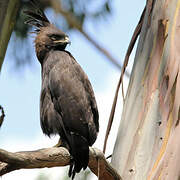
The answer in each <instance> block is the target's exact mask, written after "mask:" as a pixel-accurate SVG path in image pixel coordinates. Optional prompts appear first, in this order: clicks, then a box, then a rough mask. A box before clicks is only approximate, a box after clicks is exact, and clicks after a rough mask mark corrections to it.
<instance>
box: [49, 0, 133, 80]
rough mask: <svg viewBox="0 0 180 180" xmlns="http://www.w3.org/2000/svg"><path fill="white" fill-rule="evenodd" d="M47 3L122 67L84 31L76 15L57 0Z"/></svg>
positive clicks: (115, 63) (109, 58) (117, 65)
mask: <svg viewBox="0 0 180 180" xmlns="http://www.w3.org/2000/svg"><path fill="white" fill-rule="evenodd" d="M49 4H50V5H51V6H52V7H53V9H54V10H55V11H56V12H58V13H60V14H62V15H63V16H64V17H65V19H66V21H67V22H68V24H69V25H70V26H72V27H74V28H75V29H77V30H78V31H79V32H80V33H81V34H82V35H83V36H84V37H85V38H86V39H87V40H88V41H89V42H90V43H92V44H93V45H94V46H95V47H96V49H98V50H99V51H100V52H101V53H102V54H103V55H104V56H105V57H106V58H107V59H108V60H110V61H111V62H112V63H113V64H114V65H115V66H116V67H117V68H119V69H122V65H121V64H119V63H118V60H116V59H115V58H114V57H113V56H112V55H111V54H110V53H109V52H108V51H107V50H106V49H105V48H103V47H102V46H100V45H99V44H98V42H97V41H95V40H94V39H93V38H92V37H91V36H90V35H89V34H88V33H87V32H85V31H84V30H83V28H82V26H81V24H80V23H79V21H78V20H77V19H76V17H74V15H73V14H72V13H70V12H68V11H66V10H64V9H63V8H62V7H61V4H60V1H58V0H54V1H50V2H49ZM125 75H126V76H127V77H129V76H130V74H129V73H128V72H127V71H126V72H125Z"/></svg>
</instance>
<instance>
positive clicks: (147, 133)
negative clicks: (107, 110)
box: [112, 0, 180, 180]
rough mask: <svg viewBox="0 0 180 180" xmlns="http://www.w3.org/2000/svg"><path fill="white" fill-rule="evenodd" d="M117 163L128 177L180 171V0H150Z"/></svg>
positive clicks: (119, 138)
mask: <svg viewBox="0 0 180 180" xmlns="http://www.w3.org/2000/svg"><path fill="white" fill-rule="evenodd" d="M147 5H151V7H152V8H146V13H145V18H144V22H143V27H142V30H141V34H140V40H139V43H138V48H137V52H136V57H135V60H134V66H133V72H132V75H131V79H130V84H129V88H128V91H127V95H126V99H125V104H124V109H123V114H122V119H121V123H120V127H119V131H118V136H117V139H116V143H115V147H114V152H113V156H112V165H113V167H115V168H116V169H117V170H118V172H119V173H120V174H121V175H122V178H124V179H127V180H130V179H132V180H141V179H143V180H144V179H148V180H150V179H151V180H152V179H154V180H157V179H167V180H171V179H173V180H176V179H178V177H179V176H180V167H179V163H180V158H179V157H180V154H179V153H180V142H179V141H178V139H179V136H180V134H179V133H180V130H179V128H180V127H179V120H180V98H179V95H180V75H179V74H180V54H179V53H180V28H179V27H180V0H171V1H170V0H162V1H156V0H154V1H147Z"/></svg>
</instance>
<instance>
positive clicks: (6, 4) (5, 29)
mask: <svg viewBox="0 0 180 180" xmlns="http://www.w3.org/2000/svg"><path fill="white" fill-rule="evenodd" d="M19 4H20V1H19V0H0V71H1V67H2V64H3V61H4V56H5V54H6V49H7V46H8V42H9V39H10V37H11V33H12V31H13V28H14V24H15V20H16V15H17V12H18V8H19Z"/></svg>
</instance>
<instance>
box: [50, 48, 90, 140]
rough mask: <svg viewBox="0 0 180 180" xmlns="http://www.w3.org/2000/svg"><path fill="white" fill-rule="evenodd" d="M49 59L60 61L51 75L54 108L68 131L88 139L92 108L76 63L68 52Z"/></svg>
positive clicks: (58, 53)
mask: <svg viewBox="0 0 180 180" xmlns="http://www.w3.org/2000/svg"><path fill="white" fill-rule="evenodd" d="M48 58H57V59H59V61H57V63H56V64H55V65H54V67H53V68H52V69H51V70H50V73H49V89H50V93H51V97H52V100H53V103H54V107H55V109H56V111H58V113H59V114H60V115H61V117H62V120H63V123H64V126H65V129H66V131H69V132H71V131H72V132H76V133H79V134H80V135H82V136H84V137H85V138H87V139H88V136H89V130H88V126H89V125H91V124H90V122H89V120H90V116H91V114H92V113H91V106H90V104H89V103H90V102H89V98H88V97H87V93H86V90H85V88H84V84H83V83H82V81H80V77H79V76H80V74H78V72H77V70H76V68H75V63H74V62H73V61H72V59H71V57H70V56H69V55H68V54H67V53H66V52H58V51H57V52H54V53H53V55H52V56H50V57H48ZM47 61H48V59H47ZM80 71H81V70H80Z"/></svg>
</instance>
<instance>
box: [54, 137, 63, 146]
mask: <svg viewBox="0 0 180 180" xmlns="http://www.w3.org/2000/svg"><path fill="white" fill-rule="evenodd" d="M62 145H63V143H62V140H61V138H59V141H58V143H57V144H56V145H55V146H53V147H60V146H62Z"/></svg>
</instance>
